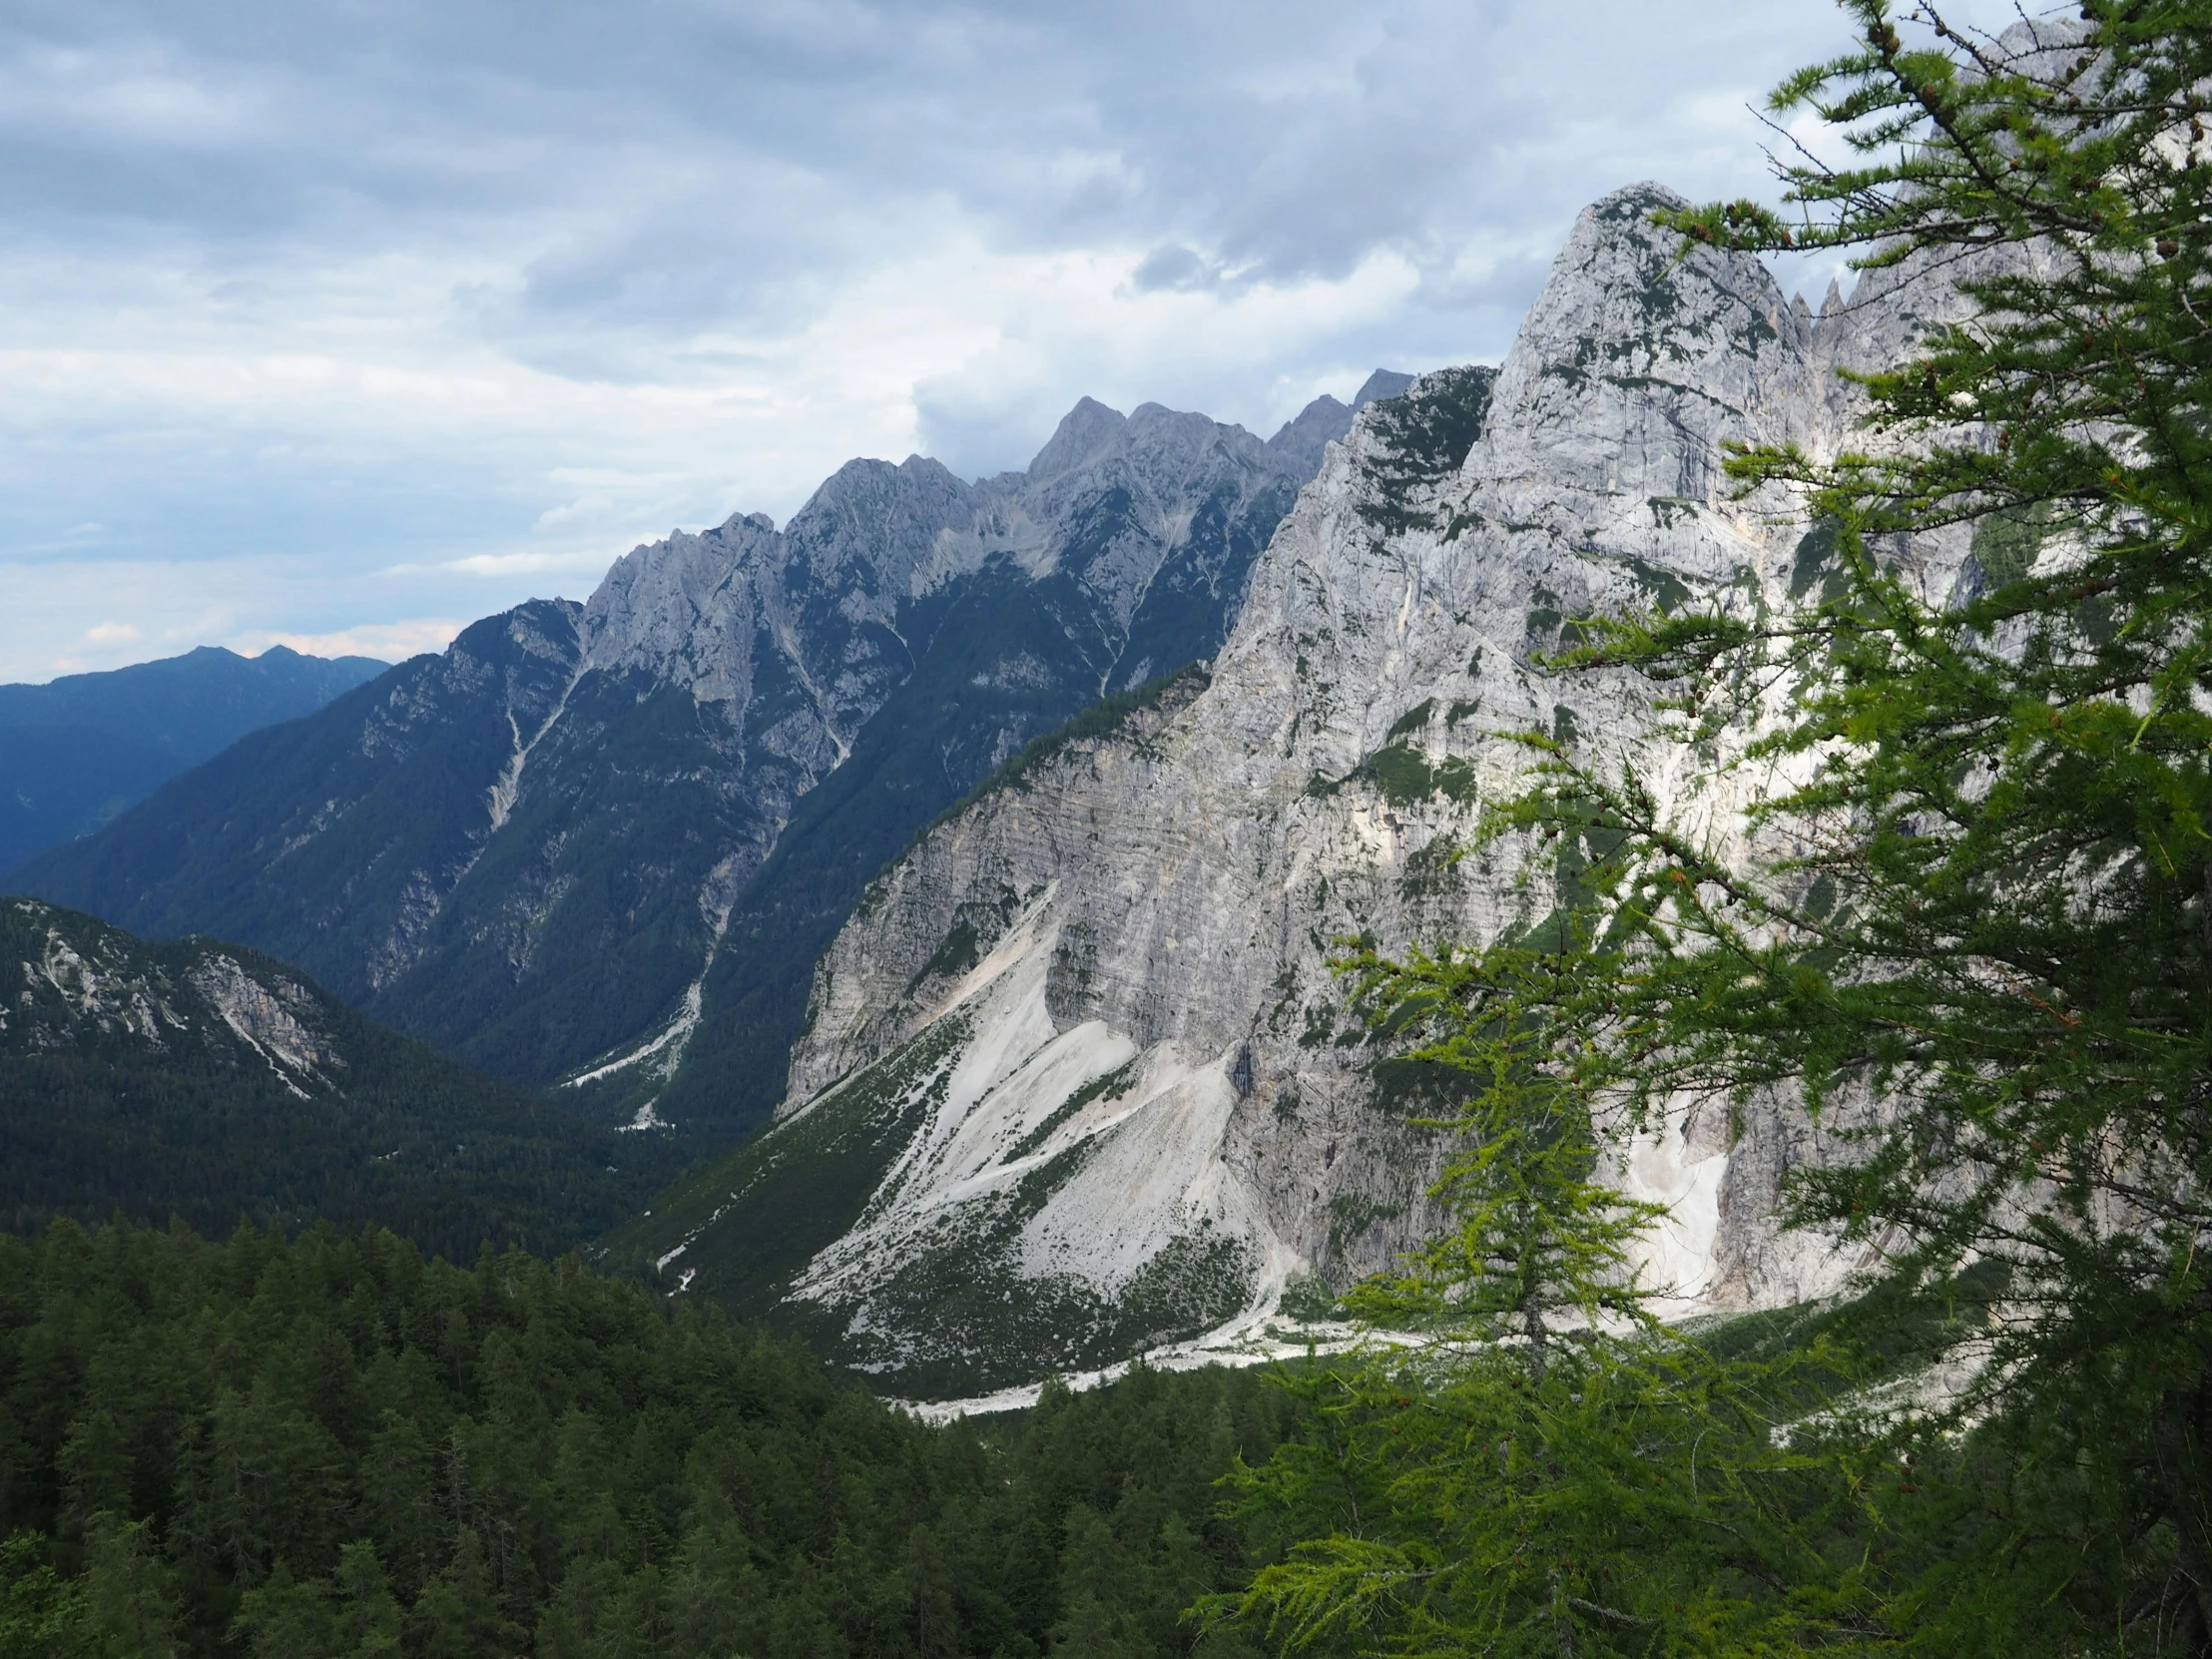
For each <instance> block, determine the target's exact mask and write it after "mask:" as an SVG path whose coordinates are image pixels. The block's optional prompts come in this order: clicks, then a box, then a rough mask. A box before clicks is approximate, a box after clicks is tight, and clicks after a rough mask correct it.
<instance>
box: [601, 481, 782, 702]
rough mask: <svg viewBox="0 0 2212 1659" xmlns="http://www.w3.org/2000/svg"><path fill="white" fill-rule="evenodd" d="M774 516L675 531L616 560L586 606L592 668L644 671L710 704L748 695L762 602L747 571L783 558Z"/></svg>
mask: <svg viewBox="0 0 2212 1659" xmlns="http://www.w3.org/2000/svg"><path fill="white" fill-rule="evenodd" d="M781 557H782V548H781V546H780V538H779V537H778V536H777V535H776V532H775V530H774V528H773V526H772V523H771V521H770V520H769V519H768V517H767V515H766V514H751V515H748V514H742V513H733V514H732V515H731V516H730V517H729V518H728V519H726V520H724V521H723V522H722V523H721V524H719V525H717V526H715V527H714V528H713V529H710V530H705V531H702V532H701V533H699V534H697V535H692V534H690V533H688V532H686V531H683V530H676V531H672V532H670V534H669V536H668V538H667V539H666V540H665V541H659V542H654V543H650V544H647V545H644V546H640V547H636V548H633V549H631V551H630V552H628V553H626V554H624V555H623V556H622V557H621V558H620V559H618V560H616V561H615V563H614V567H613V568H612V569H610V570H609V571H608V572H607V574H606V576H605V577H604V578H603V579H602V580H601V582H600V584H599V586H598V588H597V589H596V590H595V591H594V592H593V594H592V596H591V598H590V600H589V601H588V602H587V603H586V604H585V606H584V614H583V619H582V624H581V629H580V631H581V633H582V635H583V642H584V657H583V662H582V663H581V664H580V665H579V672H581V671H582V669H584V668H586V667H588V668H595V669H599V670H601V671H603V672H605V673H608V674H617V675H620V674H630V673H636V674H642V675H644V676H646V677H648V678H649V679H651V680H652V681H654V682H656V683H662V684H670V685H676V686H681V687H683V688H684V689H686V690H688V691H690V692H692V693H693V694H694V695H695V696H696V697H698V698H699V699H700V700H701V701H703V702H714V701H723V702H727V701H729V700H731V699H733V698H738V697H740V696H741V694H742V690H743V687H744V685H745V681H746V676H747V673H748V669H749V666H750V661H751V656H752V644H753V633H754V627H755V623H756V621H757V618H758V613H759V596H758V594H757V592H756V591H755V585H754V583H753V582H752V581H749V580H747V579H745V578H746V575H747V573H749V572H754V571H758V570H760V569H761V568H763V567H767V568H773V567H774V566H775V565H777V564H778V563H780V562H781Z"/></svg>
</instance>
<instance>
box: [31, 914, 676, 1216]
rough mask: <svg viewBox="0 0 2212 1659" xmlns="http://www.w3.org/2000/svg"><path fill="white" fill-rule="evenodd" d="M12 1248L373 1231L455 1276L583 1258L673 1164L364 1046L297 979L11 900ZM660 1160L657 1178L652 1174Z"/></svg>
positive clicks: (398, 1041)
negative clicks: (533, 1258) (183, 1236)
mask: <svg viewBox="0 0 2212 1659" xmlns="http://www.w3.org/2000/svg"><path fill="white" fill-rule="evenodd" d="M0 987H4V988H0V1226H5V1227H7V1228H10V1229H13V1230H15V1231H17V1232H23V1231H28V1230H30V1229H34V1228H37V1227H39V1226H42V1225H43V1224H44V1223H45V1222H46V1221H47V1220H48V1219H49V1218H52V1217H55V1216H75V1217H79V1218H81V1219H85V1220H102V1219H105V1218H107V1217H109V1216H111V1215H116V1214H122V1215H126V1216H131V1217H135V1218H138V1219H140V1220H143V1221H147V1222H152V1223H155V1224H160V1223H166V1222H167V1221H168V1220H169V1219H170V1218H171V1217H172V1216H178V1217H182V1218H183V1219H184V1220H185V1221H187V1222H189V1223H191V1224H192V1225H193V1226H195V1227H200V1228H205V1229H219V1230H225V1231H227V1230H228V1229H229V1228H230V1227H231V1226H233V1225H234V1224H235V1223H236V1222H238V1221H239V1220H240V1219H241V1218H242V1217H250V1218H252V1219H253V1220H255V1221H256V1222H258V1223H260V1224H261V1225H263V1226H282V1227H287V1228H297V1227H303V1226H306V1225H309V1224H310V1223H313V1222H317V1221H328V1222H333V1223H338V1224H341V1225H343V1224H352V1223H361V1222H375V1223H379V1224H381V1225H383V1226H386V1227H389V1228H392V1229H394V1230H396V1231H398V1232H400V1233H403V1234H406V1235H407V1236H409V1237H411V1238H413V1239H415V1240H417V1241H418V1242H419V1243H421V1244H422V1245H424V1246H425V1247H427V1248H430V1249H435V1250H441V1251H445V1252H447V1253H449V1254H452V1255H454V1256H457V1257H461V1258H467V1257H470V1256H473V1255H474V1253H475V1251H476V1248H477V1246H478V1245H479V1244H480V1243H483V1242H485V1241H492V1242H500V1243H505V1242H513V1243H518V1244H523V1245H527V1246H529V1247H530V1248H533V1249H537V1250H555V1249H562V1248H567V1247H569V1246H572V1245H574V1244H576V1243H579V1242H581V1241H582V1240H584V1239H586V1238H589V1237H590V1236H591V1235H592V1234H593V1233H595V1232H597V1231H598V1230H599V1229H600V1228H602V1227H604V1226H605V1225H607V1223H608V1222H610V1221H611V1220H613V1219H615V1218H616V1217H617V1216H619V1215H621V1214H622V1213H623V1211H624V1210H625V1209H626V1208H628V1207H630V1206H633V1205H635V1204H636V1203H638V1202H640V1201H641V1200H642V1198H643V1196H644V1195H645V1194H647V1193H649V1192H650V1191H651V1190H652V1187H653V1185H654V1183H655V1181H656V1179H658V1178H661V1177H663V1176H664V1175H665V1172H666V1168H667V1165H666V1162H665V1154H664V1153H663V1150H662V1149H660V1148H658V1147H655V1146H654V1145H652V1144H650V1143H649V1142H645V1141H641V1140H640V1139H638V1138H637V1137H620V1136H615V1135H611V1134H608V1133H606V1132H604V1131H600V1130H596V1129H593V1128H592V1127H591V1126H589V1125H587V1124H586V1123H584V1122H583V1121H582V1120H580V1119H578V1118H576V1117H575V1116H573V1115H572V1114H569V1113H566V1112H563V1111H560V1110H558V1109H557V1108H554V1107H551V1106H548V1105H546V1104H545V1103H544V1102H542V1101H540V1100H537V1099H535V1098H533V1097H532V1096H530V1095H528V1094H526V1093H524V1092H523V1091H522V1090H519V1089H517V1088H515V1087H513V1086H512V1085H510V1084H506V1083H501V1082H497V1081H495V1080H493V1079H491V1078H488V1077H483V1076H480V1075H478V1074H476V1073H473V1072H470V1071H467V1070H465V1069H464V1068H462V1067H460V1066H458V1065H455V1064H454V1063H453V1062H452V1061H450V1060H446V1059H443V1058H441V1057H440V1056H438V1055H437V1054H435V1053H433V1052H432V1051H430V1050H429V1049H427V1048H425V1047H424V1046H423V1045H422V1044H420V1043H417V1042H414V1041H412V1040H411V1039H409V1038H406V1037H402V1036H399V1035H398V1034H396V1033H394V1032H391V1031H386V1030H383V1029H381V1028H380V1027H378V1026H376V1025H373V1024H371V1023H370V1022H369V1021H368V1020H366V1019H364V1018H363V1017H362V1016H361V1015H359V1014H357V1013H355V1012H354V1011H353V1010H351V1009H350V1008H347V1007H345V1006H344V1005H343V1004H342V1003H340V1002H338V1001H336V1000H335V999H334V998H332V997H330V996H329V995H328V994H326V993H325V992H323V991H321V990H319V989H318V988H317V987H316V986H315V985H314V984H313V983H312V982H310V981H309V980H307V979H306V978H305V977H304V976H303V975H301V974H300V973H299V972H298V971H297V970H296V969H293V968H290V967H287V966H285V965H284V964H283V963H281V962H277V961H274V960H272V959H271V958H269V957H267V956H264V955H263V954H261V953H260V952H259V951H254V950H247V949H243V948H241V947H239V946H237V945H230V944H222V943H218V942H217V941H215V940H211V939H205V938H191V939H185V940H182V941H179V942H176V943H172V944H147V943H145V942H143V941H141V940H139V939H136V938H133V937H132V936H131V935H130V934H128V933H125V932H123V931H122V930H120V929H118V928H114V927H110V926H108V925H107V924H106V923H104V922H101V921H98V920H95V919H94V918H93V917H91V916H88V915H83V914H80V913H77V912H74V911H69V910H62V909H57V908H55V907H54V906H52V905H49V904H45V903H41V902H39V901H37V900H35V899H28V898H6V899H0ZM657 1160H660V1161H657Z"/></svg>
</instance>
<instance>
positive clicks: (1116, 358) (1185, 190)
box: [0, 0, 1995, 680]
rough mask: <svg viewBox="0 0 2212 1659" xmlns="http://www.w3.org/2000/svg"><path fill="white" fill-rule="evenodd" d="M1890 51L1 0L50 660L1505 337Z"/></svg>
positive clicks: (12, 653) (1692, 23)
mask: <svg viewBox="0 0 2212 1659" xmlns="http://www.w3.org/2000/svg"><path fill="white" fill-rule="evenodd" d="M1994 9H1995V0H1985V3H1983V4H1980V5H1979V6H1978V7H1977V6H1976V5H1974V4H1972V3H1970V0H1969V4H1968V5H1967V6H1966V8H1965V15H1966V16H1968V17H1969V18H1970V17H1972V16H1974V15H1975V12H1976V11H1977V10H1978V11H1983V12H1990V11H1993V10H1994ZM1847 45H1848V36H1847V32H1846V20H1845V18H1844V15H1843V13H1842V12H1841V11H1840V10H1839V9H1838V8H1837V7H1836V6H1834V5H1833V4H1831V3H1830V0H1404V3H1402V4H1349V5H1348V4H1345V3H1344V0H1328V3H1315V0H1096V3H1092V0H1082V3H1072V0H1070V3H1058V0H965V3H958V4H955V3H939V0H895V3H891V0H876V3H868V0H629V3H626V4H622V5H610V4H607V3H605V0H314V3H312V4H300V3H299V0H0V215H4V218H5V224H6V227H7V235H6V236H5V237H0V393H4V395H0V680H45V679H48V678H50V677H52V676H54V675H56V674H62V673H71V672H77V671H82V670H86V669H100V668H110V667H115V666H118V665H120V664H124V663H129V662H136V661H142V660H145V659H147V658H150V657H159V656H168V655H172V654H174V653H176V652H179V651H183V650H187V649H190V648H191V647H193V646H195V645H203V644H218V645H228V646H230V647H232V648H233V649H235V650H240V651H244V652H248V653H253V652H258V651H260V650H263V649H266V648H267V647H268V646H269V645H271V644H275V643H283V644H287V645H290V646H292V647H293V648H294V649H298V650H312V651H318V652H323V653H336V652H345V651H355V652H364V653H367V654H369V655H374V656H380V657H384V658H387V659H391V660H396V659H397V658H400V657H403V656H406V655H409V654H411V653H413V652H416V651H424V650H436V649H439V648H441V647H442V646H443V645H444V644H445V643H446V641H447V640H449V639H450V638H451V636H452V635H453V634H454V633H455V632H457V631H458V629H459V628H460V627H461V626H463V625H465V624H466V623H467V622H469V621H471V620H473V619H474V618H476V617H479V616H484V615H488V614H491V613H492V612H495V611H498V610H501V609H504V608H505V607H507V606H509V605H512V604H515V603H517V602H519V601H521V600H523V599H525V598H530V597H538V596H546V595H551V594H565V595H568V596H571V597H577V598H581V597H583V596H585V595H587V594H588V593H589V592H590V590H591V589H592V587H593V586H594V585H595V584H596V583H597V580H598V578H599V576H600V574H601V573H602V572H603V571H604V570H605V568H606V567H607V565H608V564H609V563H610V562H611V561H612V560H613V559H615V558H616V557H618V556H619V555H620V554H622V553H623V552H625V551H627V550H628V549H629V548H630V547H632V546H634V545H635V544H636V543H638V542H639V541H641V540H650V539H653V538H656V537H659V536H662V535H665V534H667V533H668V531H669V530H670V529H671V528H673V527H683V528H687V529H697V528H699V527H701V526H704V525H707V524H713V523H719V522H721V521H722V520H723V519H725V518H727V517H728V516H729V515H730V514H731V513H733V512H736V511H749V512H750V511H765V512H768V513H770V514H772V515H774V516H775V517H776V518H777V520H778V521H779V522H781V521H783V520H784V519H786V518H787V517H789V515H790V514H791V513H792V512H794V511H795V510H796V509H797V508H798V507H799V506H800V505H801V504H802V503H803V502H804V501H805V500H806V498H807V497H808V495H809V494H811V493H812V491H813V489H814V487H815V486H816V485H817V484H818V483H819V482H820V481H821V480H822V479H823V478H824V477H825V476H827V475H828V474H829V473H830V472H831V471H832V470H834V469H835V467H836V466H837V465H838V464H840V463H841V462H842V461H844V460H845V459H847V458H849V457H851V456H853V455H879V456H884V457H887V458H890V459H894V460H895V459H899V458H902V457H903V456H905V455H907V454H910V453H915V452H919V453H925V454H931V455H934V456H936V457H937V458H939V459H940V460H942V461H944V462H945V463H946V464H947V465H949V466H951V467H952V468H954V470H956V471H958V472H961V473H962V474H965V475H969V476H973V475H977V474H982V473H989V472H995V471H998V470H1001V469H1003V468H1008V467H1019V466H1022V465H1025V464H1026V463H1027V461H1028V459H1029V457H1030V456H1031V455H1032V454H1033V453H1034V452H1035V451H1036V450H1037V449H1038V448H1039V447H1040V446H1041V445H1042V444H1043V442H1044V440H1045V439H1046V438H1047V437H1048V436H1049V435H1050V433H1051V430H1052V427H1053V425H1054V424H1055V422H1056V421H1057V419H1058V417H1059V416H1060V415H1061V414H1062V413H1063V412H1065V410H1066V409H1067V408H1068V407H1069V406H1071V405H1072V404H1073V403H1074V402H1075V400H1076V399H1077V398H1078V397H1080V396H1084V395H1091V396H1095V397H1098V398H1100V399H1101V400H1103V401H1105V402H1108V403H1111V404H1114V405H1115V406H1117V407H1120V408H1123V409H1128V408H1131V407H1134V406H1135V405H1136V404H1138V403H1140V402H1144V401H1147V400H1152V401H1158V402H1162V403H1166V404H1169V405H1171V406H1174V407H1178V408H1196V409H1203V410H1205V411H1206V412H1207V413H1209V414H1212V415H1214V416H1215V417H1216V418H1218V419H1222V420H1229V421H1236V422H1240V423H1242V424H1243V425H1245V426H1248V427H1250V428H1251V429H1253V430H1254V431H1256V432H1259V433H1261V434H1262V435H1266V434H1267V433H1269V432H1271V431H1273V430H1274V429H1275V427H1276V426H1277V425H1279V424H1280V423H1281V422H1283V421H1284V420H1286V419H1288V418H1289V417H1290V416H1291V415H1293V414H1295V413H1296V412H1297V411H1298V409H1299V408H1300V407H1302V406H1303V405H1304V404H1305V403H1306V402H1307V401H1308V400H1310V399H1311V398H1313V397H1315V396H1317V395H1318V394H1320V393H1322V392H1325V391H1326V392H1333V393H1335V394H1336V395H1338V396H1340V397H1349V396H1350V395H1351V393H1352V391H1353V389H1354V388H1355V387H1356V386H1357V385H1358V384H1359V382H1360V381H1361V380H1362V379H1364V378H1365V377H1366V375H1367V373H1368V371H1369V370H1370V369H1372V368H1375V367H1377V366H1379V365H1382V366H1388V367H1392V368H1401V369H1409V370H1418V369H1422V368H1430V367H1436V366H1440V365H1442V364H1445V363H1451V362H1468V361H1477V360H1490V361H1494V360H1495V359H1496V358H1497V357H1498V356H1499V355H1500V354H1501V353H1502V352H1503V351H1504V350H1505V348H1506V346H1507V345H1508V344H1509V343H1510V341H1511V338H1512V333H1513V329H1514V327H1515V325H1516V324H1517V322H1518V321H1519V318H1520V316H1521V314H1522V312H1523V311H1524V310H1525V309H1526V307H1527V305H1528V303H1529V301H1530V300H1531V299H1532V298H1533V297H1534V295H1535V292H1536V289H1537V287H1538V286H1539V284H1540V283H1541V281H1542V278H1543V275H1544V272H1545V270H1546V268H1547V266H1548V265H1549V262H1550V260H1551V257H1552V255H1553V254H1554V252H1555V251H1556V250H1557V248H1558V246H1559V244H1560V243H1561V241H1562V240H1563V239H1564V237H1565V235H1566V233H1567V230H1568V228H1569V227H1570V225H1571V224H1572V222H1573V219H1574V216H1575V214H1576V212H1577V211H1578V210H1579V209H1580V208H1581V207H1583V206H1584V205H1585V204H1587V203H1588V202H1589V201H1591V200H1593V199H1595V198H1596V197H1598V196H1601V195H1603V194H1604V193H1605V192H1607V191H1609V190H1611V189H1613V188H1615V187H1617V186H1620V185H1623V184H1628V183H1632V182H1634V181H1637V180H1640V179H1656V180H1659V181H1661V182H1663V183H1666V184H1668V185H1671V186H1673V187H1674V188H1675V189H1677V190H1679V191H1682V192H1683V193H1685V194H1686V195H1689V196H1691V197H1693V198H1697V199H1700V200H1704V199H1710V198H1715V197H1720V196H1739V195H1747V194H1749V195H1771V194H1772V190H1771V186H1770V185H1769V183H1768V179H1767V175H1766V170H1765V164H1764V161H1763V159H1762V153H1761V147H1762V142H1763V139H1764V138H1765V136H1766V135H1764V134H1763V132H1762V129H1761V128H1760V125H1759V123H1758V121H1757V119H1756V117H1755V116H1754V114H1753V113H1752V107H1753V106H1755V105H1758V104H1760V103H1761V102H1762V101H1763V97H1764V93H1765V91H1766V89H1767V88H1769V87H1770V86H1772V85H1773V84H1774V83H1775V82H1776V81H1778V80H1779V79H1780V78H1781V77H1782V76H1783V75H1784V74H1785V73H1787V72H1788V71H1789V70H1791V69H1792V68H1794V67H1796V66H1798V65H1800V64H1802V63H1805V62H1808V61H1811V60H1813V59H1816V58H1820V57H1824V56H1827V55H1829V54H1831V53H1833V52H1835V51H1838V50H1842V49H1845V48H1846V47H1847ZM1812 277H1817V278H1818V280H1819V282H1820V283H1821V285H1825V280H1826V275H1825V273H1812V274H1804V273H1800V274H1797V276H1796V277H1793V278H1792V279H1793V280H1799V279H1806V280H1808V282H1809V284H1810V278H1812ZM1817 297H1818V295H1817V292H1816V293H1815V298H1816V299H1817Z"/></svg>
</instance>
